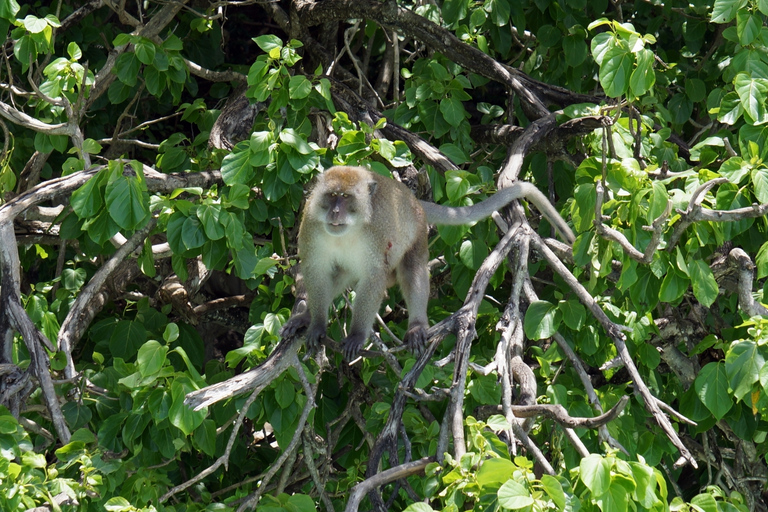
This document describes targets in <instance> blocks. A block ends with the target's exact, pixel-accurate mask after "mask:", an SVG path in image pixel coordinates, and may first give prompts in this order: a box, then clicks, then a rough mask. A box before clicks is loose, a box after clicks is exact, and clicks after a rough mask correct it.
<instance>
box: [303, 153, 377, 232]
mask: <svg viewBox="0 0 768 512" xmlns="http://www.w3.org/2000/svg"><path fill="white" fill-rule="evenodd" d="M376 185H377V183H376V180H375V178H374V175H373V173H371V172H370V171H367V170H365V169H363V168H361V167H331V168H330V169H328V170H327V171H325V172H324V173H323V174H321V175H320V176H318V181H317V185H315V188H314V190H313V191H312V195H311V196H310V198H309V205H308V206H309V214H310V215H312V216H314V217H315V218H316V219H317V220H320V221H321V222H322V223H323V226H324V227H325V231H326V232H327V233H328V234H329V235H332V236H343V235H345V234H347V233H348V232H349V230H350V229H352V228H354V227H355V226H359V225H362V224H366V223H368V222H370V218H371V196H372V195H373V193H374V192H375V190H376Z"/></svg>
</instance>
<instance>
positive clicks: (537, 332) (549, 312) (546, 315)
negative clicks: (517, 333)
mask: <svg viewBox="0 0 768 512" xmlns="http://www.w3.org/2000/svg"><path fill="white" fill-rule="evenodd" d="M559 326H560V319H559V318H558V315H557V307H555V305H554V304H552V303H550V302H547V301H545V300H537V301H534V302H532V303H531V305H530V306H528V310H527V311H526V312H525V321H524V323H523V329H524V331H525V335H526V336H527V337H528V339H531V340H543V339H545V338H549V337H551V336H552V335H553V334H555V333H556V332H557V328H558V327H559Z"/></svg>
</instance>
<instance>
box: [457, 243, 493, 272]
mask: <svg viewBox="0 0 768 512" xmlns="http://www.w3.org/2000/svg"><path fill="white" fill-rule="evenodd" d="M486 256H488V246H487V245H486V244H485V242H484V241H483V240H464V241H463V242H462V243H461V248H460V249H459V258H461V262H462V263H463V264H464V266H466V267H467V268H468V269H470V270H477V269H478V268H480V265H482V263H483V260H484V259H485V257H486Z"/></svg>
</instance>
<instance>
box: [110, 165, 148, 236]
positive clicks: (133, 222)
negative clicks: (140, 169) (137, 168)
mask: <svg viewBox="0 0 768 512" xmlns="http://www.w3.org/2000/svg"><path fill="white" fill-rule="evenodd" d="M106 201H107V208H108V209H109V215H110V216H111V217H112V219H114V221H115V222H116V223H117V225H118V226H120V227H121V228H123V229H128V230H134V229H136V228H138V227H141V225H142V224H143V223H144V222H145V221H146V220H147V218H148V217H149V194H148V193H147V192H146V191H145V190H144V187H143V186H142V182H141V180H140V179H139V178H137V177H126V176H119V177H118V178H117V179H115V180H113V181H112V182H111V183H109V184H108V185H107V189H106Z"/></svg>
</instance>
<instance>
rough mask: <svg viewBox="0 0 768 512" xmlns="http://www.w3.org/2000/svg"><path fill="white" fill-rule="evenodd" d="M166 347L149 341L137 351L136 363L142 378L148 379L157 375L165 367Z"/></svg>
mask: <svg viewBox="0 0 768 512" xmlns="http://www.w3.org/2000/svg"><path fill="white" fill-rule="evenodd" d="M167 353H168V347H166V346H165V345H161V344H160V343H159V342H157V341H155V340H149V341H148V342H146V343H145V344H144V345H142V346H141V348H140V349H139V355H138V357H137V358H136V363H137V364H138V366H139V373H141V376H142V377H148V376H150V375H155V374H156V373H158V372H159V371H160V370H161V369H162V368H163V366H164V365H165V360H166V354H167Z"/></svg>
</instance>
